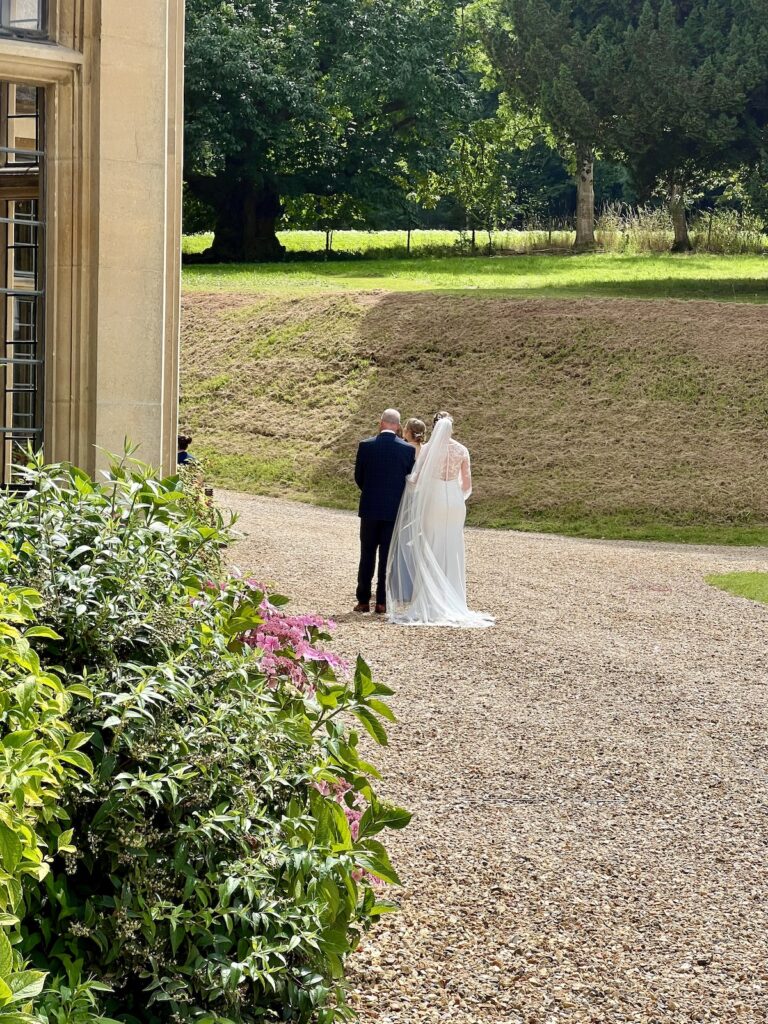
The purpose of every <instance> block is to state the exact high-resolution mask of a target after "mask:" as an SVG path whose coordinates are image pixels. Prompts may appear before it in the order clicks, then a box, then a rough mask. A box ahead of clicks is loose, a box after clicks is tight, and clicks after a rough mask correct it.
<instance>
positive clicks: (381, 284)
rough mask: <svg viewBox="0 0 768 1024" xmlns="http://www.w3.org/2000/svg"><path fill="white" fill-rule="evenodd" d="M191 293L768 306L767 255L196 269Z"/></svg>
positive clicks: (450, 259)
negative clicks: (426, 294)
mask: <svg viewBox="0 0 768 1024" xmlns="http://www.w3.org/2000/svg"><path fill="white" fill-rule="evenodd" d="M184 288H185V290H186V291H187V292H216V293H239V294H260V295H272V296H280V295H282V296H289V295H290V296H293V295H316V294H318V293H321V292H329V291H337V292H338V291H387V292H420V291H434V292H455V293H459V294H462V293H466V294H472V293H478V292H480V293H483V294H485V295H488V294H498V295H503V296H511V297H521V298H538V297H551V298H575V297H579V296H595V297H608V298H638V299H705V300H720V301H739V302H766V301H768V257H766V256H756V255H745V256H713V255H700V254H692V255H688V256H673V255H671V254H663V255H662V254H645V255H622V254H615V253H592V254H586V255H570V254H565V253H563V254H555V255H552V254H541V253H539V254H534V255H511V256H491V257H481V256H477V257H471V256H442V257H440V256H435V257H425V256H414V257H412V258H410V259H365V260H357V261H354V260H339V261H329V262H323V261H322V260H311V261H302V262H288V263H282V264H276V263H269V264H256V265H239V264H238V265H211V266H207V265H191V266H187V267H185V269H184Z"/></svg>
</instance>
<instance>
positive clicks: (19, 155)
mask: <svg viewBox="0 0 768 1024" xmlns="http://www.w3.org/2000/svg"><path fill="white" fill-rule="evenodd" d="M43 99H44V91H43V90H42V89H39V88H37V87H36V86H31V85H16V84H12V83H8V82H5V83H2V84H0V142H1V143H2V145H0V271H1V272H2V287H0V309H2V312H3V316H2V323H3V325H4V339H3V351H2V356H1V357H0V385H1V386H2V391H1V394H2V401H3V404H2V411H0V445H1V451H2V461H1V462H0V484H2V486H7V485H8V484H13V483H14V479H15V467H16V466H17V465H18V464H19V463H20V462H22V461H24V458H25V450H26V448H27V447H28V446H29V445H32V447H33V448H39V447H41V445H42V442H43V355H44V353H43V324H44V317H43V307H44V301H45V281H44V272H43V271H44V268H43V263H42V254H43V251H44V250H43V234H44V229H45V226H44V222H43V216H42V210H43V206H42V196H41V171H42V167H43V152H42V148H41V147H42V140H43V133H42V120H43Z"/></svg>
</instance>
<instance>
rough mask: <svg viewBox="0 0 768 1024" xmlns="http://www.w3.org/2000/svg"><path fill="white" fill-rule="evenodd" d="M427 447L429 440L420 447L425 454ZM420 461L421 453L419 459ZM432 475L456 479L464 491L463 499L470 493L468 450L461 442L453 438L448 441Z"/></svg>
mask: <svg viewBox="0 0 768 1024" xmlns="http://www.w3.org/2000/svg"><path fill="white" fill-rule="evenodd" d="M428 449H429V442H427V443H426V444H425V445H424V447H423V448H422V453H424V455H425V456H426V453H427V451H428ZM419 461H421V453H420V459H419ZM418 471H419V467H418V465H417V467H416V473H418ZM434 477H435V479H436V480H458V481H459V483H460V484H461V489H462V491H463V493H464V497H465V499H466V498H468V497H469V496H470V494H471V493H472V470H471V467H470V461H469V452H468V451H467V449H466V448H465V447H464V445H463V444H459V442H458V441H455V440H454V439H453V438H451V440H450V441H449V442H448V451H447V452H446V453H445V458H444V459H443V460H442V465H439V466H436V467H435V472H434Z"/></svg>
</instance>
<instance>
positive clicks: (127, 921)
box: [0, 461, 409, 1024]
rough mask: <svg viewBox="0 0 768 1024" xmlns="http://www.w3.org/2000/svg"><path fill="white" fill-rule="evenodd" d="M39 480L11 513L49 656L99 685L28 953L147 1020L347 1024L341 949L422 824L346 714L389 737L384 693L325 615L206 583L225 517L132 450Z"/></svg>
mask: <svg viewBox="0 0 768 1024" xmlns="http://www.w3.org/2000/svg"><path fill="white" fill-rule="evenodd" d="M29 480H30V487H29V490H28V491H27V493H26V494H22V495H15V496H14V495H8V496H5V497H3V496H0V529H2V530H4V532H5V534H6V536H8V537H9V538H10V540H11V542H12V543H13V544H14V546H15V551H16V556H17V561H16V563H15V565H14V575H15V576H16V577H17V578H19V579H22V580H24V581H25V582H33V581H35V582H36V584H37V586H38V589H40V591H41V592H42V594H43V603H42V606H41V609H40V614H41V616H42V621H44V622H45V623H46V624H47V626H48V627H49V629H50V630H52V631H55V632H56V634H58V636H60V637H61V640H54V638H53V635H52V634H49V636H48V637H46V636H44V635H41V637H40V640H39V642H40V645H41V653H42V656H43V658H44V659H46V658H47V659H48V660H49V661H50V662H51V663H55V664H58V665H60V666H62V669H63V670H64V671H65V672H66V673H67V675H68V678H69V680H70V682H71V683H72V684H74V686H84V685H85V684H86V682H87V685H88V692H89V693H91V694H92V699H88V700H85V699H82V700H80V701H79V702H78V703H76V704H75V705H74V706H73V707H72V708H71V709H70V710H69V711H68V719H69V723H70V724H71V727H72V728H73V729H74V730H75V731H76V732H77V733H78V734H79V736H80V737H81V739H82V746H81V748H79V749H78V751H77V753H78V754H79V753H80V752H81V751H82V755H83V757H85V758H87V759H88V763H89V765H92V768H93V775H92V777H91V778H90V780H69V785H68V786H67V788H66V789H65V791H64V793H63V797H62V799H61V801H60V810H61V814H62V815H63V816H64V817H65V818H66V820H67V821H68V824H69V825H70V826H71V828H72V830H73V837H72V849H71V851H70V852H69V853H68V855H67V859H66V862H65V863H64V864H57V863H54V864H52V865H51V870H50V872H49V873H48V874H47V877H46V878H45V880H44V889H37V890H31V891H30V893H29V897H28V905H27V912H26V914H25V916H24V919H23V920H21V921H20V924H19V938H20V943H19V948H20V951H22V952H23V953H24V954H26V955H27V956H28V957H29V958H31V959H32V960H33V962H34V964H35V966H36V968H37V969H39V970H40V971H47V972H48V973H49V975H50V976H51V983H52V984H51V993H52V997H53V994H55V993H61V992H64V990H66V991H67V992H69V993H70V995H69V996H68V997H67V998H70V996H71V995H72V992H73V991H74V990H75V987H76V986H74V985H73V984H70V983H68V981H69V977H70V974H71V972H72V970H73V965H78V966H77V970H78V972H81V974H82V976H83V977H86V978H88V977H90V978H92V979H93V982H94V985H95V986H96V987H92V988H91V989H90V990H89V993H88V994H87V995H89V997H90V996H92V995H93V993H94V992H97V993H99V992H100V993H101V998H100V1005H101V1008H102V1009H103V1011H104V1012H105V1013H108V1014H110V1015H111V1016H113V1017H114V1016H120V1017H121V1018H122V1019H127V1020H129V1021H137V1020H141V1021H142V1024H186V1022H189V1024H192V1022H194V1024H257V1022H262V1021H265V1020H270V1019H275V1020H283V1021H293V1022H296V1024H305V1022H306V1024H308V1022H310V1021H311V1022H313V1024H335V1022H337V1021H343V1020H347V1019H350V1018H351V1011H350V1010H349V1009H348V1007H347V1004H346V999H345V992H344V962H345V958H346V956H347V954H348V953H349V952H350V950H352V949H353V948H355V947H356V945H357V944H358V942H359V938H360V934H361V931H362V929H363V928H365V927H366V926H367V925H368V924H369V923H370V922H371V921H373V920H375V919H376V918H377V917H378V916H380V915H381V914H383V913H385V912H386V911H388V910H390V909H392V904H391V902H390V901H388V900H387V899H386V898H384V896H383V894H382V892H381V885H382V884H383V883H396V882H397V875H396V873H395V871H394V869H393V867H392V864H391V862H390V860H389V857H388V855H387V851H386V849H385V847H384V846H383V844H382V843H381V842H380V840H379V838H378V837H379V834H380V833H381V832H382V831H383V830H384V829H386V828H400V827H403V826H404V825H405V824H407V822H408V820H409V815H408V813H407V812H406V811H404V810H402V809H400V808H396V807H392V806H390V805H387V804H385V803H383V802H382V801H380V800H379V799H378V797H377V796H376V793H375V791H374V788H373V783H374V781H375V779H376V778H377V773H376V770H375V769H374V768H373V767H372V766H371V765H370V764H368V763H366V762H365V761H364V760H363V759H362V758H361V756H360V753H359V751H358V739H359V737H358V733H357V731H356V729H355V728H353V727H352V726H353V725H354V724H357V723H359V724H361V725H362V726H363V728H364V729H365V730H366V731H367V732H368V733H369V734H370V735H371V736H372V737H373V738H374V739H375V740H376V741H377V742H379V743H386V741H387V738H386V732H385V730H384V726H383V720H384V721H385V720H387V719H390V720H391V719H392V718H393V715H392V712H391V711H390V709H389V707H388V705H387V704H386V702H385V699H386V697H387V696H388V695H389V694H390V693H391V691H390V690H388V689H387V688H386V687H384V686H382V685H381V684H378V683H376V682H374V680H373V679H372V676H371V673H370V670H369V669H368V666H367V665H366V664H365V662H364V661H363V660H362V659H358V660H357V662H356V663H355V664H354V665H350V664H347V663H346V662H345V661H344V660H343V659H341V658H339V657H338V656H337V655H336V654H335V653H334V652H333V650H332V646H331V644H332V639H331V637H332V625H331V624H330V623H327V622H325V621H323V620H321V619H319V618H316V617H314V616H294V615H291V614H290V613H289V612H288V611H287V610H286V601H285V599H284V598H282V597H280V596H279V595H276V594H272V593H269V592H268V591H267V590H266V589H265V588H263V587H260V586H258V584H257V583H256V582H255V581H253V580H243V579H239V578H228V577H227V578H224V580H223V581H222V582H216V577H217V575H218V574H219V573H220V572H221V567H220V562H219V551H220V549H221V546H222V544H224V543H226V542H227V539H228V534H227V530H226V525H225V524H224V523H223V522H222V521H221V519H220V517H217V518H216V520H215V522H213V523H212V522H211V521H210V519H208V518H206V519H205V520H204V519H201V518H200V516H199V515H198V514H197V512H196V511H195V508H194V504H193V503H190V501H189V500H188V499H187V497H186V496H185V495H184V493H183V491H180V487H182V486H183V485H182V484H180V481H179V480H178V479H176V478H170V479H169V480H167V481H159V480H157V479H156V478H155V477H154V476H153V475H152V473H151V472H150V471H149V470H147V469H146V467H141V466H138V465H137V464H134V463H132V462H130V461H123V462H121V463H120V464H119V465H117V466H116V467H114V469H113V471H112V473H111V474H110V476H109V478H108V480H107V481H106V482H105V483H104V484H97V483H95V482H94V481H92V480H90V478H88V477H87V476H86V475H85V474H83V473H82V472H81V471H79V470H75V469H72V468H71V467H66V466H56V467H45V466H42V465H40V464H37V465H35V466H33V467H32V469H31V471H30V478H29ZM1 577H2V571H1V567H0V578H1ZM46 645H47V646H46ZM70 689H71V690H72V686H70ZM73 692H75V693H76V692H77V691H76V690H73ZM83 692H85V691H83ZM78 977H79V975H78ZM76 980H77V978H75V981H76ZM78 991H79V990H78ZM67 1012H68V1011H67Z"/></svg>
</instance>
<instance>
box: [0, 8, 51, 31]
mask: <svg viewBox="0 0 768 1024" xmlns="http://www.w3.org/2000/svg"><path fill="white" fill-rule="evenodd" d="M47 29H48V0H0V33H2V34H3V35H15V36H29V35H32V36H43V35H45V34H46V33H47Z"/></svg>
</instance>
